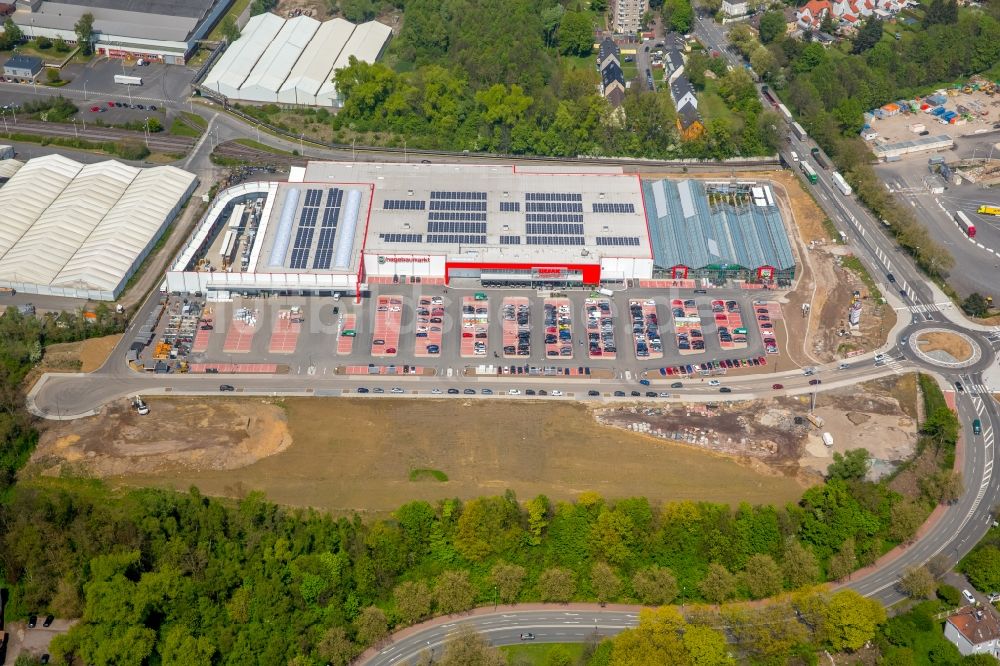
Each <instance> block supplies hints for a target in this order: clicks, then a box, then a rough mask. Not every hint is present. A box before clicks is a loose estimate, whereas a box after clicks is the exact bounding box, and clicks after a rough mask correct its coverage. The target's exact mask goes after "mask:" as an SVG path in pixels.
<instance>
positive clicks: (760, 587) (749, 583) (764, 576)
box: [739, 553, 782, 599]
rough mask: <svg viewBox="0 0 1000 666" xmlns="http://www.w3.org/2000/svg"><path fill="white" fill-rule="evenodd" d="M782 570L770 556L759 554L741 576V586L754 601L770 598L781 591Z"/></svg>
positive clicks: (748, 564) (749, 561)
mask: <svg viewBox="0 0 1000 666" xmlns="http://www.w3.org/2000/svg"><path fill="white" fill-rule="evenodd" d="M781 578H782V576H781V569H779V568H778V564H777V563H776V562H775V561H774V559H773V558H772V557H771V556H770V555H763V554H760V553H758V554H757V555H754V556H753V557H751V558H750V559H749V560H748V561H747V566H746V569H744V570H743V571H742V572H741V573H740V576H739V579H740V584H741V585H742V586H743V587H744V588H746V590H747V591H748V592H749V593H750V597H751V598H753V599H761V598H763V597H770V596H772V595H775V594H777V593H778V592H780V591H781Z"/></svg>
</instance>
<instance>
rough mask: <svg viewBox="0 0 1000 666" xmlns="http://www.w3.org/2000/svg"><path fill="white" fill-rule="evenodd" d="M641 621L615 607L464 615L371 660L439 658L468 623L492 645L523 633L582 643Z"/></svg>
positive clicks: (376, 663)
mask: <svg viewBox="0 0 1000 666" xmlns="http://www.w3.org/2000/svg"><path fill="white" fill-rule="evenodd" d="M638 622H639V617H638V615H637V614H636V613H634V612H622V611H614V610H588V611H584V610H580V611H571V610H567V611H559V610H556V609H552V610H548V611H508V612H504V611H498V612H497V613H495V614H489V615H479V616H472V617H462V618H458V619H456V620H455V621H454V622H445V623H443V624H439V625H435V626H433V627H430V628H428V629H425V630H424V631H420V632H417V633H415V634H413V635H411V636H407V637H406V638H404V639H401V640H398V641H394V642H393V643H391V644H389V645H388V646H386V647H385V648H384V649H383V650H382V651H381V652H380V653H379V654H378V655H377V656H375V657H374V658H372V659H370V660H368V661H367V662H366V663H367V664H369V665H370V666H391V665H395V664H408V663H412V662H413V661H415V660H417V659H418V658H420V657H421V656H422V655H423V654H424V653H426V654H427V655H429V656H430V657H431V658H435V657H440V656H441V654H442V653H443V651H444V645H445V643H447V642H448V638H449V635H450V634H451V633H452V632H453V631H454V630H455V628H456V627H458V626H459V625H462V626H469V627H471V628H472V629H474V630H475V631H476V632H478V633H479V634H482V635H483V636H485V637H486V640H488V641H489V642H490V643H491V644H492V645H496V646H500V645H517V644H519V643H522V642H529V641H527V640H522V639H521V636H522V634H527V633H530V634H533V635H534V638H533V639H531V640H530V642H534V643H583V642H585V641H587V640H589V639H591V638H596V639H597V640H598V641H599V640H601V639H604V638H607V637H608V636H615V635H617V634H619V633H620V632H621V631H622V630H624V629H626V628H628V627H633V626H635V625H636V624H638Z"/></svg>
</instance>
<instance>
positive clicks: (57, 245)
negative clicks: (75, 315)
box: [0, 155, 195, 292]
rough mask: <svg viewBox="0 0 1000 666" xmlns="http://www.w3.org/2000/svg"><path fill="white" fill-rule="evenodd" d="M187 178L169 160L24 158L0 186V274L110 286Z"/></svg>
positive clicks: (160, 222)
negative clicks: (145, 165)
mask: <svg viewBox="0 0 1000 666" xmlns="http://www.w3.org/2000/svg"><path fill="white" fill-rule="evenodd" d="M194 182H195V176H194V175H193V174H190V173H187V172H185V171H181V170H180V169H177V168H175V167H169V166H167V167H157V168H154V169H138V168H136V167H131V166H128V165H126V164H122V163H120V162H115V161H108V162H100V163H96V164H88V165H86V166H84V165H82V164H80V163H79V162H75V161H73V160H70V159H68V158H65V157H62V156H60V155H47V156H45V157H40V158H37V159H33V160H30V161H28V162H27V163H26V164H25V165H24V166H23V167H22V168H21V169H20V170H19V171H18V172H17V173H16V174H15V175H14V177H12V178H11V179H10V180H9V181H8V182H7V184H6V185H4V186H3V187H2V188H0V282H8V283H34V284H38V285H54V286H65V287H72V288H80V289H90V290H95V291H105V292H112V291H115V290H116V289H117V288H118V287H119V286H120V284H121V282H122V281H123V280H124V278H125V277H126V276H127V275H129V274H130V273H131V271H132V269H133V268H134V265H135V263H136V262H137V260H138V258H139V256H140V255H141V254H142V253H143V251H144V250H145V249H146V247H148V245H149V243H150V242H151V240H152V239H153V238H154V237H155V236H156V235H158V233H159V232H160V230H161V229H162V227H163V226H164V224H165V222H166V220H167V219H168V218H169V216H170V214H171V212H172V211H174V210H175V208H176V207H178V206H179V205H180V203H181V202H182V201H183V199H184V197H185V196H186V194H187V193H189V192H190V190H191V189H192V188H193V187H194Z"/></svg>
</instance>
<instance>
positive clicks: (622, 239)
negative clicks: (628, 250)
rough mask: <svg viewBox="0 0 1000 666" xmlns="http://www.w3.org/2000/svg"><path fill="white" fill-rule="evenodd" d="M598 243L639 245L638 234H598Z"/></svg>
mask: <svg viewBox="0 0 1000 666" xmlns="http://www.w3.org/2000/svg"><path fill="white" fill-rule="evenodd" d="M597 244H598V245H639V237H638V236H598V237H597Z"/></svg>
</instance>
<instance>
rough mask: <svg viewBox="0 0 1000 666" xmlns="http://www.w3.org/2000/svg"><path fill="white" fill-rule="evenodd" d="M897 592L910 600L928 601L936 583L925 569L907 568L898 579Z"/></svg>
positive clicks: (935, 589) (935, 588)
mask: <svg viewBox="0 0 1000 666" xmlns="http://www.w3.org/2000/svg"><path fill="white" fill-rule="evenodd" d="M899 590H900V592H902V593H903V594H905V595H906V596H908V597H910V598H911V599H930V598H932V597H933V596H934V593H935V592H936V591H937V583H936V582H935V580H934V576H932V575H931V572H930V571H928V570H927V567H907V569H906V571H904V572H903V575H902V576H900V578H899Z"/></svg>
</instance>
